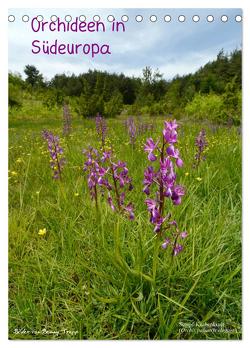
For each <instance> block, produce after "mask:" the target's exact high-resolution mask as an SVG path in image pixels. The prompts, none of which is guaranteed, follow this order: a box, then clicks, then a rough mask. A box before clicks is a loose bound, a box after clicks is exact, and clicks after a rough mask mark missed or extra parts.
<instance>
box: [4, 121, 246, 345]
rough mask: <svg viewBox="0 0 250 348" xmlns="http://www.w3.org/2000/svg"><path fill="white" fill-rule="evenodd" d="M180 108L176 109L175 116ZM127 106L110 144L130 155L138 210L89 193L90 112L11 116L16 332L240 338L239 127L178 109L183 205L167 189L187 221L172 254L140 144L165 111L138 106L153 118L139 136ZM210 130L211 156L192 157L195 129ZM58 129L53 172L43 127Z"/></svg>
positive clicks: (157, 128)
mask: <svg viewBox="0 0 250 348" xmlns="http://www.w3.org/2000/svg"><path fill="white" fill-rule="evenodd" d="M173 117H174V116H173ZM125 119H126V118H125V116H124V117H119V118H113V119H107V139H106V144H107V146H109V147H112V151H113V153H114V154H115V156H116V159H117V160H118V159H120V160H121V161H124V162H126V164H127V168H128V170H129V176H130V177H131V178H132V180H133V187H134V188H133V190H131V191H128V192H127V193H126V198H127V199H128V201H131V202H132V203H133V205H134V219H133V220H129V219H128V218H127V217H126V216H124V215H122V214H118V213H117V212H114V211H113V210H112V209H111V208H110V206H109V205H108V204H107V202H106V200H105V199H103V198H102V197H101V196H100V197H99V202H98V204H99V210H98V212H97V211H96V209H95V202H94V201H93V200H91V197H90V194H89V189H88V185H87V174H86V172H84V171H83V166H84V161H86V158H85V156H84V154H83V153H82V151H83V149H87V147H88V145H91V146H93V147H94V148H98V149H100V145H101V142H100V136H98V134H97V132H96V124H95V119H80V118H77V117H73V121H72V130H71V132H70V134H68V135H66V136H64V135H63V122H62V115H58V116H57V117H55V118H51V117H50V118H48V117H46V116H41V117H39V118H37V117H33V118H31V117H30V118H26V119H25V118H13V117H10V120H9V337H10V339H240V338H241V135H240V132H239V129H238V128H237V127H234V126H232V127H226V126H218V125H216V124H210V123H206V122H204V121H203V122H202V123H201V122H194V121H189V120H187V119H182V120H177V122H178V124H179V128H178V149H179V151H180V155H181V158H182V160H183V166H182V167H180V168H176V174H177V181H178V183H179V184H181V185H183V186H184V187H185V195H184V196H183V198H182V203H181V204H180V205H173V204H172V202H171V200H166V206H165V209H166V211H168V212H171V214H172V216H173V218H174V219H175V220H176V221H177V222H178V225H179V226H180V228H181V230H183V231H184V230H185V231H187V233H188V235H187V238H185V240H184V242H183V246H184V248H183V250H182V251H181V252H180V253H179V254H178V255H176V256H174V257H173V256H172V255H171V253H170V252H169V250H168V248H166V249H163V248H162V247H161V244H162V240H160V239H159V238H158V236H157V233H154V232H153V229H154V228H153V226H152V224H151V223H150V221H149V212H148V210H147V206H146V205H145V199H146V198H147V197H146V195H145V193H144V192H143V191H142V190H143V178H144V171H145V169H146V168H147V167H148V166H149V165H150V163H149V161H148V158H147V153H145V151H144V144H145V143H146V141H147V139H148V138H153V139H154V140H155V141H156V140H157V139H160V138H161V136H162V129H163V125H164V120H166V119H167V117H153V116H152V117H142V118H141V119H140V121H139V120H138V118H137V117H136V116H135V117H134V120H135V125H136V126H137V127H138V122H142V123H145V124H153V127H151V128H150V129H146V130H144V131H141V132H140V134H137V135H136V138H135V143H134V145H131V143H130V137H129V134H128V131H127V129H126V127H125V126H124V121H125ZM202 128H204V129H205V132H206V140H207V143H208V146H207V147H206V149H205V155H206V159H205V160H204V161H201V162H200V164H199V166H198V167H197V168H194V167H193V163H194V156H195V153H196V147H195V138H196V137H197V135H198V133H199V132H200V131H201V129H202ZM44 129H46V130H49V131H52V132H53V134H56V135H58V136H59V137H60V146H61V147H62V148H63V150H64V153H63V155H64V157H65V159H66V163H65V165H64V168H63V171H62V175H61V180H54V179H53V177H52V176H53V172H52V170H51V167H50V154H49V152H48V149H47V143H46V141H45V140H44V139H43V138H42V135H41V134H42V130H44Z"/></svg>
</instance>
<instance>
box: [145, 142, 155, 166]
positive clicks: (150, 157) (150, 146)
mask: <svg viewBox="0 0 250 348" xmlns="http://www.w3.org/2000/svg"><path fill="white" fill-rule="evenodd" d="M156 148H157V144H155V143H154V141H153V139H152V138H149V139H147V142H146V144H145V146H144V151H146V152H148V160H149V161H151V162H153V161H155V160H156V156H155V155H154V154H153V151H154V150H155V149H156Z"/></svg>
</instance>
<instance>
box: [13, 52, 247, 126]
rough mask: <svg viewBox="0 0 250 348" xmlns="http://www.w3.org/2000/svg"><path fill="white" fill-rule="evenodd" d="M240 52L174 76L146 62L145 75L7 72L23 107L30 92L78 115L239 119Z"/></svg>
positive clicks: (16, 101) (27, 68)
mask: <svg viewBox="0 0 250 348" xmlns="http://www.w3.org/2000/svg"><path fill="white" fill-rule="evenodd" d="M241 66H242V52H241V50H234V51H233V52H231V53H230V54H225V52H224V51H223V50H221V51H220V52H219V53H218V55H217V57H216V59H215V60H214V61H211V62H208V63H207V64H206V65H204V66H203V67H201V68H200V69H199V70H198V71H196V72H195V73H192V74H187V75H184V76H179V75H177V76H175V77H174V78H173V79H172V80H166V79H164V78H163V74H162V73H161V72H160V71H159V70H155V71H154V70H153V69H152V68H151V67H145V68H144V69H143V71H142V77H140V78H139V77H128V76H125V75H124V74H123V73H121V74H116V73H109V72H106V71H98V70H89V71H88V72H86V73H82V74H79V75H75V74H71V75H66V74H65V73H63V74H56V75H55V76H54V77H53V78H51V79H50V80H46V79H45V78H44V77H43V75H42V74H41V73H40V72H39V70H38V69H37V68H36V67H35V66H33V65H26V66H25V68H24V73H25V79H23V78H22V77H21V75H20V74H13V73H9V106H10V108H14V109H16V110H18V109H20V108H22V105H23V103H24V99H25V98H26V99H27V98H28V96H30V97H31V96H32V98H34V97H36V98H40V100H42V103H43V105H44V107H45V108H48V109H51V108H53V107H55V106H62V105H63V104H64V103H67V104H69V105H70V107H71V109H72V110H74V111H75V112H76V113H77V114H78V115H79V116H82V117H94V116H95V115H96V114H97V113H98V112H99V113H101V114H103V115H104V116H105V117H114V116H116V115H119V114H120V113H121V112H122V111H123V112H126V113H128V114H131V115H138V114H148V115H152V116H154V115H155V116H157V115H164V114H175V115H176V117H177V118H178V117H181V116H188V117H192V118H198V119H202V118H207V119H211V120H213V121H218V122H223V123H225V122H228V121H229V120H231V121H232V122H234V123H236V124H238V123H240V120H241V84H242V81H241V69H242V68H241Z"/></svg>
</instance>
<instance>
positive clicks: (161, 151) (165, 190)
mask: <svg viewBox="0 0 250 348" xmlns="http://www.w3.org/2000/svg"><path fill="white" fill-rule="evenodd" d="M177 127H178V125H177V123H176V121H175V120H174V121H170V122H164V129H163V138H162V145H161V147H158V143H159V141H158V142H154V140H153V139H152V138H149V139H147V141H146V144H145V146H144V151H145V152H147V153H148V160H149V161H150V162H155V161H156V159H157V155H156V153H157V154H158V156H159V164H158V169H157V170H156V169H154V168H153V167H152V166H149V167H148V168H147V169H146V170H145V172H144V180H143V184H144V187H143V192H144V193H145V194H146V195H148V196H149V195H150V193H151V191H152V188H156V192H155V198H154V199H151V198H147V199H146V200H145V204H146V205H147V209H148V211H149V213H150V222H151V223H152V224H153V225H154V232H155V233H157V234H158V235H159V236H163V235H165V233H169V235H168V236H166V238H165V239H164V242H163V244H162V248H163V249H166V248H167V246H168V245H171V247H172V255H173V256H175V255H177V254H178V253H179V252H180V251H181V250H182V246H181V245H180V244H178V243H177V242H178V239H184V238H185V237H186V236H187V232H180V231H179V229H178V226H177V222H176V221H175V220H173V221H169V219H170V217H171V214H170V213H168V214H165V213H164V207H165V200H166V199H171V201H172V202H173V204H174V205H179V204H181V201H182V197H183V196H184V195H185V189H184V187H183V186H181V185H179V184H176V178H177V175H176V172H175V167H177V168H178V167H182V166H183V161H182V159H181V158H180V153H179V150H178V149H177V148H176V143H177V137H178V134H177Z"/></svg>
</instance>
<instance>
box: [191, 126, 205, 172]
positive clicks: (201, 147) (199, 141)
mask: <svg viewBox="0 0 250 348" xmlns="http://www.w3.org/2000/svg"><path fill="white" fill-rule="evenodd" d="M195 145H196V147H197V152H196V154H195V156H194V158H195V161H196V162H195V163H194V165H193V167H194V168H197V167H198V166H199V164H200V162H201V161H204V160H205V159H206V156H204V155H203V153H204V151H205V148H206V147H207V146H208V143H207V140H206V132H205V130H204V129H202V130H201V131H200V132H199V134H198V136H197V137H196V139H195Z"/></svg>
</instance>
